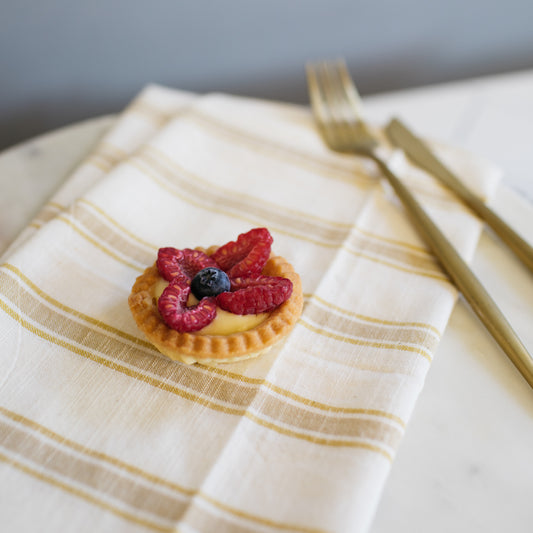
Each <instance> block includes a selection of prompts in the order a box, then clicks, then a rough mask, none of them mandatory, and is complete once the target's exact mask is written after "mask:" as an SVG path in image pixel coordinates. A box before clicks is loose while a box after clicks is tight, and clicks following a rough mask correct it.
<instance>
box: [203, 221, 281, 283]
mask: <svg viewBox="0 0 533 533" xmlns="http://www.w3.org/2000/svg"><path fill="white" fill-rule="evenodd" d="M272 240H273V239H272V236H271V235H270V232H269V231H268V230H267V229H266V228H255V229H252V230H250V231H249V232H248V233H241V235H239V236H238V237H237V241H230V242H228V243H227V244H224V246H221V247H220V248H219V249H218V250H217V251H216V252H215V253H214V254H213V255H212V256H211V257H212V258H213V259H214V260H215V261H216V262H217V263H218V266H219V267H220V268H221V269H222V270H224V271H225V272H226V273H227V274H228V276H229V277H230V278H232V277H237V276H251V275H254V274H260V273H261V271H262V270H263V267H264V266H265V264H266V262H267V261H268V258H269V257H270V246H271V244H272Z"/></svg>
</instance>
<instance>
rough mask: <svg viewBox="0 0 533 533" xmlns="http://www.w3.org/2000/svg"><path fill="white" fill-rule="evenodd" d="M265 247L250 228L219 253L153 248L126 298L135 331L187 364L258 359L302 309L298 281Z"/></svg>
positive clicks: (258, 231)
mask: <svg viewBox="0 0 533 533" xmlns="http://www.w3.org/2000/svg"><path fill="white" fill-rule="evenodd" d="M272 240H273V239H272V236H271V235H270V232H269V231H268V230H267V229H266V228H255V229H252V230H250V231H248V232H247V233H243V234H241V235H239V237H238V238H237V240H236V241H230V242H228V243H227V244H224V245H223V246H220V247H218V246H212V247H210V248H208V249H203V248H196V249H194V250H193V249H189V248H186V249H183V250H178V249H176V248H170V247H168V248H160V249H159V251H158V254H157V260H156V262H155V264H154V265H153V266H151V267H149V268H147V269H146V270H145V272H144V273H143V274H142V275H141V276H139V277H138V278H137V280H136V281H135V284H134V285H133V288H132V291H131V294H130V296H129V300H128V303H129V306H130V309H131V312H132V314H133V318H134V319H135V322H136V324H137V326H138V327H139V329H140V330H141V331H142V332H143V333H144V334H145V335H146V337H147V338H148V340H149V341H150V342H151V343H152V344H153V345H154V346H155V347H156V348H157V349H158V350H159V351H160V352H161V353H163V354H164V355H166V356H167V357H170V358H171V359H174V360H178V361H182V362H184V363H187V364H192V363H204V364H212V363H227V362H234V361H240V360H241V359H248V358H251V357H256V356H258V355H260V354H261V353H264V352H265V351H266V350H268V349H269V348H270V347H272V346H273V345H274V344H276V343H277V342H279V341H280V340H281V339H282V338H284V337H285V336H286V335H287V334H288V333H289V332H290V331H291V329H292V328H293V326H294V325H295V323H296V321H297V320H298V318H299V317H300V314H301V312H302V305H303V297H302V286H301V282H300V277H299V275H298V274H297V273H296V272H295V271H294V268H293V267H292V266H291V264H290V263H288V262H287V261H286V260H285V259H284V258H283V257H280V256H275V255H272V254H271V245H272Z"/></svg>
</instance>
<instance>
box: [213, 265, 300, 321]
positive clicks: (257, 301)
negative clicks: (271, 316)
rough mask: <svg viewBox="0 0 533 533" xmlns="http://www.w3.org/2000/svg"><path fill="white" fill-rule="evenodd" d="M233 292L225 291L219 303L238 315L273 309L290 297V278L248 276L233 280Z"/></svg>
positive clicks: (223, 307)
mask: <svg viewBox="0 0 533 533" xmlns="http://www.w3.org/2000/svg"><path fill="white" fill-rule="evenodd" d="M231 290H232V292H223V293H221V294H219V295H218V296H217V298H216V301H217V304H218V305H219V306H220V307H221V308H222V309H225V310H226V311H229V312H230V313H234V314H236V315H254V314H257V313H265V312H266V311H272V310H273V309H275V308H276V307H278V306H279V305H281V304H282V303H283V302H285V301H286V300H288V299H289V297H290V295H291V293H292V282H291V280H290V279H287V278H281V277H274V276H261V275H259V276H247V277H240V278H233V279H232V280H231Z"/></svg>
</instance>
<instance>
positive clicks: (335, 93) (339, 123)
mask: <svg viewBox="0 0 533 533" xmlns="http://www.w3.org/2000/svg"><path fill="white" fill-rule="evenodd" d="M306 71H307V79H308V86H309V94H310V100H311V106H312V108H313V112H314V115H315V119H316V120H317V122H318V125H319V127H320V129H321V131H322V133H323V136H324V138H325V140H326V142H327V143H328V145H329V146H330V147H331V148H334V149H336V150H342V149H343V147H346V146H348V144H349V142H350V137H351V127H352V126H353V119H354V118H355V117H354V116H353V112H351V111H350V109H348V108H347V103H348V102H347V99H346V96H345V94H344V89H343V86H342V83H341V79H340V77H339V73H338V69H337V67H336V66H335V65H334V63H331V62H327V61H323V62H320V63H315V64H308V65H307V66H306Z"/></svg>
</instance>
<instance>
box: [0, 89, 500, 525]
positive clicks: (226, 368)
mask: <svg viewBox="0 0 533 533" xmlns="http://www.w3.org/2000/svg"><path fill="white" fill-rule="evenodd" d="M438 149H439V152H440V153H441V154H442V155H443V157H445V158H446V159H447V160H448V161H449V162H450V164H451V165H453V166H454V167H455V168H456V169H457V170H458V171H459V172H460V173H461V175H463V176H464V177H465V179H468V180H469V184H470V185H472V186H473V187H475V188H476V190H477V191H478V192H479V193H480V194H483V195H486V196H487V195H490V193H491V191H492V190H493V188H494V186H495V184H496V181H497V178H498V172H497V171H496V170H495V169H493V168H492V167H491V166H490V165H487V164H486V163H484V162H481V161H479V160H477V159H475V158H473V157H472V156H470V155H469V154H465V153H462V152H460V151H457V150H453V149H449V148H444V147H438ZM405 180H406V182H407V183H408V184H409V185H410V186H411V187H412V189H413V190H414V191H415V192H416V194H417V195H418V197H419V198H420V200H421V201H422V202H423V203H424V205H425V206H426V208H427V210H428V212H429V213H430V214H431V216H432V217H433V218H434V219H435V220H436V221H437V222H438V224H439V225H440V226H441V227H442V229H443V230H444V231H445V233H446V234H447V235H448V236H449V238H450V240H451V241H452V242H453V243H454V245H455V246H456V247H457V249H458V250H459V251H460V253H461V254H463V255H464V256H465V257H467V258H469V257H470V256H471V255H472V253H473V251H474V248H475V246H476V243H477V239H478V237H479V231H480V223H479V221H477V220H476V219H475V218H474V217H473V216H472V215H471V214H470V213H469V212H468V210H467V209H465V208H464V207H462V206H461V205H460V204H458V203H457V202H456V201H455V200H454V198H453V197H452V196H451V194H450V193H448V192H447V191H446V190H444V189H443V188H442V186H440V185H439V184H437V183H435V182H434V180H432V179H431V177H429V176H427V175H426V174H425V173H424V172H422V171H420V170H417V169H414V168H409V169H408V172H407V175H406V176H405ZM257 226H266V227H268V228H269V230H270V231H271V233H272V235H273V237H274V245H273V249H274V251H275V252H276V253H277V254H280V255H283V256H284V257H286V258H287V259H288V260H289V261H290V262H292V264H293V265H294V267H295V268H296V270H297V271H298V272H299V273H300V275H301V278H302V282H303V287H304V292H305V302H306V303H305V307H304V312H303V315H302V318H301V320H300V321H299V323H298V324H297V326H296V328H295V329H294V331H293V332H292V333H291V334H290V335H289V337H288V338H287V339H286V340H285V341H284V342H283V343H282V344H281V345H280V346H279V347H277V348H276V349H274V350H272V351H271V352H269V353H268V354H267V355H265V356H262V357H260V358H258V359H254V360H250V361H245V362H241V363H235V364H229V365H220V366H217V367H204V366H200V365H192V366H187V365H183V364H180V363H176V362H172V361H170V360H168V359H166V358H165V357H163V356H161V355H160V354H158V352H157V351H156V350H155V349H154V348H153V347H152V346H151V345H150V344H149V343H148V342H147V341H146V340H145V339H144V338H143V336H142V334H141V333H140V332H139V331H138V330H137V328H136V326H135V324H134V322H133V319H132V317H131V315H130V312H129V309H128V305H127V297H128V294H129V291H130V288H131V286H132V284H133V282H134V280H135V278H136V276H138V275H139V274H140V272H142V271H143V269H144V268H145V267H146V266H147V265H150V264H152V263H153V262H154V259H155V256H156V253H157V249H158V248H159V247H161V246H174V247H177V248H186V247H195V246H209V245H211V244H223V243H225V242H227V241H229V240H234V239H235V238H236V237H237V235H238V234H239V233H242V232H244V231H247V230H248V229H250V228H252V227H257ZM3 261H4V262H3V264H2V266H1V268H0V338H1V339H2V347H3V349H2V350H1V351H0V362H1V364H0V368H1V369H2V370H1V371H0V459H2V461H1V462H0V468H1V470H0V472H1V473H0V476H1V478H0V479H1V482H0V510H1V514H2V523H3V525H4V527H6V530H9V531H36V530H37V531H58V530H71V531H91V532H92V531H113V532H116V531H146V530H155V531H183V532H190V531H201V532H211V531H217V532H218V531H231V532H234V531H235V532H236V531H243V532H244V531H280V530H281V531H301V532H311V531H313V532H315V531H328V532H329V531H339V532H344V531H366V530H367V529H368V528H369V526H370V523H371V520H372V516H373V514H374V511H375V509H376V506H377V503H378V501H379V495H380V493H381V490H382V488H383V485H384V483H385V479H386V477H387V474H388V472H389V470H390V468H391V463H392V461H393V458H394V455H395V453H396V450H397V448H398V445H399V443H400V441H401V438H402V435H403V433H404V431H405V427H406V424H407V421H408V420H409V417H410V415H411V412H412V410H413V407H414V405H415V401H416V398H417V396H418V394H419V392H420V390H421V388H422V386H423V382H424V377H425V375H426V373H427V371H428V369H429V367H430V364H431V360H432V358H433V354H434V352H435V348H436V345H437V343H438V341H439V338H440V336H441V335H442V332H443V330H444V328H445V326H446V323H447V320H448V318H449V316H450V313H451V310H452V308H453V305H454V302H455V300H456V296H457V294H456V290H455V289H454V287H453V286H452V285H451V284H450V282H449V281H448V280H447V278H446V276H445V275H444V274H443V273H442V271H441V270H440V268H439V266H438V264H437V263H436V261H435V259H434V258H433V257H432V255H431V254H430V253H428V251H427V250H426V248H425V246H424V245H423V244H422V243H421V242H420V240H419V238H418V236H417V235H416V233H415V232H414V231H413V229H412V227H411V225H410V223H409V222H408V220H407V218H406V216H405V213H404V212H403V209H402V207H401V206H400V205H399V204H398V202H397V201H396V199H395V198H394V196H393V195H392V193H391V192H390V191H388V189H387V188H386V187H383V186H382V183H381V181H380V180H379V175H378V173H377V170H376V169H375V167H374V166H373V164H372V163H370V162H369V161H366V160H362V159H359V158H357V157H353V156H343V155H339V154H334V153H331V152H330V151H328V150H327V149H326V148H325V146H324V145H323V143H322V140H321V139H320V137H319V135H318V133H317V131H316V130H315V128H314V125H313V121H312V117H311V115H310V112H309V110H308V109H306V108H301V107H297V106H292V105H286V104H279V103H269V102H264V101H258V100H250V99H244V98H236V97H231V96H226V95H218V94H213V95H208V96H204V97H198V96H196V95H192V94H188V93H182V92H179V91H175V90H171V89H166V88H163V87H158V86H150V87H148V88H147V89H146V90H144V91H143V92H142V94H141V95H140V96H139V97H138V98H137V99H136V100H135V101H134V102H133V103H132V104H131V105H130V106H129V107H128V108H127V109H126V110H125V112H124V113H123V114H122V115H121V117H120V119H119V120H118V121H117V124H116V126H115V127H114V128H113V129H112V131H110V132H109V133H108V134H107V135H106V136H105V138H104V139H102V141H101V143H100V144H99V145H98V147H97V148H96V150H95V151H94V152H93V153H92V154H90V155H89V156H88V158H87V159H86V160H85V161H84V163H83V164H82V165H81V166H80V167H79V168H78V169H77V170H76V171H75V172H74V173H73V175H72V176H71V178H70V179H69V180H68V181H67V183H66V184H65V186H64V187H63V188H62V189H61V190H60V191H58V193H57V194H56V195H55V197H54V198H53V199H52V201H51V202H49V203H48V204H47V205H46V206H45V207H44V208H43V210H42V211H41V213H40V214H39V216H38V217H37V218H36V220H34V221H33V223H32V224H31V225H30V226H29V227H28V228H27V229H26V230H25V231H24V232H23V233H22V235H21V236H20V237H19V238H18V239H17V240H16V241H15V243H13V245H12V246H11V247H10V249H9V250H8V252H7V253H5V254H4V257H3ZM443 401H445V399H443Z"/></svg>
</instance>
